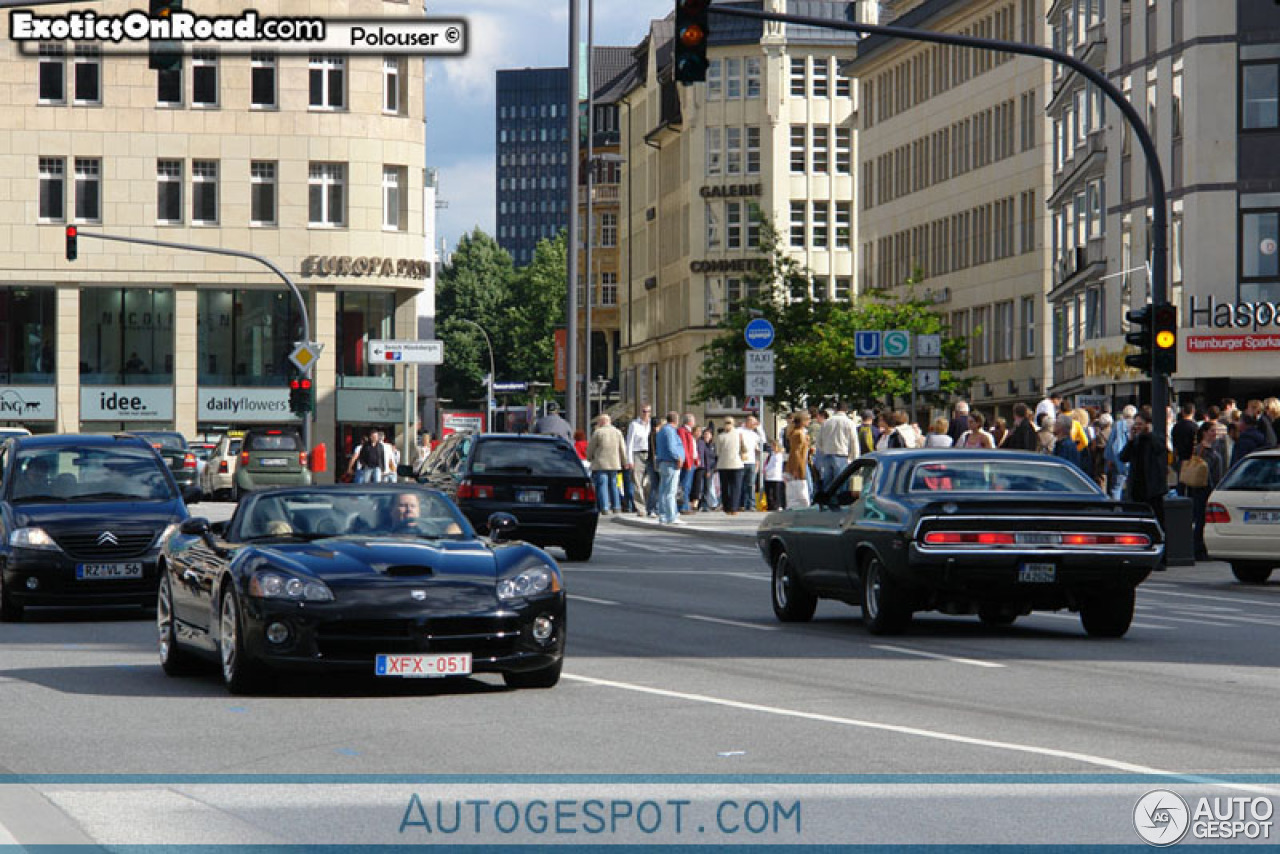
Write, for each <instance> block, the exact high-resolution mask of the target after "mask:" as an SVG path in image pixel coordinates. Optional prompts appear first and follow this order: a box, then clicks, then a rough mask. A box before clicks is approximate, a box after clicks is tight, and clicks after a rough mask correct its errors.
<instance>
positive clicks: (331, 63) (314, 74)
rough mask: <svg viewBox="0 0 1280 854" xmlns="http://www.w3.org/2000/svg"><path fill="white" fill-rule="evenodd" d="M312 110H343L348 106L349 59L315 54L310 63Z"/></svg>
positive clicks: (333, 55)
mask: <svg viewBox="0 0 1280 854" xmlns="http://www.w3.org/2000/svg"><path fill="white" fill-rule="evenodd" d="M308 68H309V71H310V98H311V101H310V103H311V107H312V109H323V110H341V109H342V108H343V107H345V106H346V103H347V101H346V97H345V96H346V70H347V59H346V57H344V56H338V55H336V54H313V55H312V56H311V58H310V60H309V61H308Z"/></svg>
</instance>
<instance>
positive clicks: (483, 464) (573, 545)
mask: <svg viewBox="0 0 1280 854" xmlns="http://www.w3.org/2000/svg"><path fill="white" fill-rule="evenodd" d="M419 479H420V480H422V481H423V482H425V483H428V484H429V485H431V486H432V487H434V488H436V489H439V490H440V491H442V492H444V493H445V494H446V495H448V496H449V497H450V498H452V499H453V500H454V502H455V503H456V504H457V505H458V508H459V509H461V510H462V512H463V514H464V515H465V516H466V517H467V519H468V521H470V522H471V524H472V525H474V526H475V528H476V530H478V531H484V530H486V529H487V527H488V520H489V516H490V515H492V514H493V513H498V512H502V513H510V514H511V515H512V516H515V517H516V521H517V522H518V523H519V527H518V528H517V529H516V531H515V533H514V536H516V537H518V538H520V539H522V540H524V541H526V542H529V543H533V544H535V545H539V546H560V547H562V548H563V549H564V552H565V555H566V556H567V557H568V558H569V560H573V561H577V560H590V558H591V549H592V546H593V544H594V543H595V536H596V523H597V522H598V521H599V518H600V514H599V512H598V511H597V510H596V493H595V489H594V488H593V487H592V486H591V479H590V478H589V477H588V475H587V470H586V468H584V467H583V465H582V460H580V459H579V458H578V454H577V452H576V451H574V449H573V446H572V445H570V444H569V443H568V442H566V441H565V440H564V439H561V438H558V437H556V436H542V435H537V434H528V433H522V434H518V435H517V434H510V433H487V434H481V435H471V434H466V435H462V436H458V437H457V438H456V439H455V438H454V437H452V436H451V437H450V438H449V439H446V440H445V441H444V442H442V443H441V444H440V446H439V447H437V448H436V450H435V452H434V453H433V454H432V457H431V458H429V459H428V460H427V462H426V464H425V466H424V468H423V473H422V474H421V475H420V477H419Z"/></svg>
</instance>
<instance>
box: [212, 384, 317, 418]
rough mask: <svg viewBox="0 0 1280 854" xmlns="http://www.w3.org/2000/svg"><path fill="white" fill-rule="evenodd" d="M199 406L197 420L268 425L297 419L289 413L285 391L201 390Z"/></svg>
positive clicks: (287, 392)
mask: <svg viewBox="0 0 1280 854" xmlns="http://www.w3.org/2000/svg"><path fill="white" fill-rule="evenodd" d="M198 407H199V411H198V413H197V416H198V418H199V420H200V421H217V422H219V423H222V422H226V423H229V424H258V423H263V424H271V423H273V422H279V421H289V422H296V421H297V420H298V416H296V415H294V414H293V413H292V412H290V411H289V390H288V389H287V388H218V387H216V386H212V387H208V388H205V387H202V388H201V389H200V394H199V404H198Z"/></svg>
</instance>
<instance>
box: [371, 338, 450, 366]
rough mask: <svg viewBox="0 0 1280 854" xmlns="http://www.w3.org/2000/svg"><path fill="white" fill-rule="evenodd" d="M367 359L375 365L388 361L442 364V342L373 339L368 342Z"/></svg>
mask: <svg viewBox="0 0 1280 854" xmlns="http://www.w3.org/2000/svg"><path fill="white" fill-rule="evenodd" d="M369 361H370V363H372V364H375V365H385V364H388V363H399V364H406V365H407V364H412V365H442V364H444V342H443V341H434V340H429V341H388V340H382V339H374V340H372V341H370V342H369Z"/></svg>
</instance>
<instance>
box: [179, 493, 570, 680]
mask: <svg viewBox="0 0 1280 854" xmlns="http://www.w3.org/2000/svg"><path fill="white" fill-rule="evenodd" d="M513 525H514V520H511V519H510V518H509V517H506V518H503V517H500V516H499V517H495V519H493V520H491V522H490V527H492V528H493V529H494V530H493V535H492V537H491V538H490V539H489V540H483V539H479V538H478V537H477V536H476V533H475V531H474V529H473V528H472V527H471V525H470V523H468V522H467V520H466V518H465V517H464V516H463V515H462V514H461V513H460V512H459V511H458V508H457V507H456V506H454V504H453V503H452V502H451V501H449V499H448V498H446V497H445V496H444V495H443V494H442V493H440V492H436V491H434V490H428V489H424V488H422V487H420V486H417V485H403V484H400V485H397V484H362V485H358V486H345V485H344V486H319V487H303V488H295V489H272V490H264V491H261V492H255V493H253V494H252V495H247V496H245V498H244V500H242V501H241V502H240V505H239V506H238V507H237V508H236V512H235V515H234V516H232V518H231V520H230V522H226V523H217V524H213V525H211V524H209V522H208V520H206V519H191V520H188V521H187V522H186V523H185V524H183V525H182V527H181V530H180V531H179V533H178V534H176V535H175V536H173V537H171V538H170V539H169V540H168V541H167V543H166V545H165V550H164V555H163V557H162V565H163V569H162V575H161V579H160V591H159V599H158V604H157V607H156V619H157V623H158V627H159V645H160V662H161V664H162V665H163V667H164V670H165V672H166V673H168V674H170V675H177V674H181V673H186V672H190V671H191V670H192V669H193V668H194V666H195V665H197V664H198V659H199V658H200V657H204V658H211V659H215V660H216V661H217V662H218V663H219V665H220V670H221V674H222V679H223V682H224V683H225V684H226V686H227V688H228V689H229V690H230V691H232V692H233V693H243V692H252V691H256V690H259V689H261V688H263V687H264V685H265V684H266V680H265V677H267V676H268V675H269V674H270V673H271V672H272V671H276V670H306V671H312V672H314V671H333V670H345V671H353V672H356V673H367V674H369V675H376V676H379V677H465V676H469V675H471V674H473V673H501V674H502V676H503V678H504V680H505V681H506V683H507V684H508V685H509V686H511V687H516V688H524V687H527V688H550V687H552V686H553V685H555V684H556V682H557V681H558V680H559V678H560V667H561V660H562V658H563V655H564V644H565V592H564V580H563V578H562V577H561V574H560V569H559V567H557V566H556V562H555V561H554V560H552V558H551V556H550V555H548V554H547V553H546V552H544V551H542V550H540V549H537V548H534V547H533V546H530V545H526V544H524V543H508V542H505V541H504V540H505V539H506V537H507V531H508V529H509V528H510V527H511V526H513Z"/></svg>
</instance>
